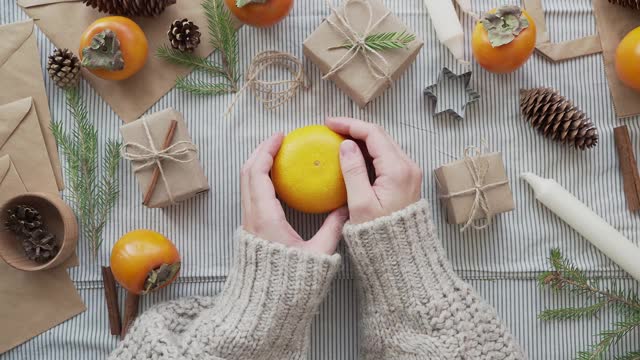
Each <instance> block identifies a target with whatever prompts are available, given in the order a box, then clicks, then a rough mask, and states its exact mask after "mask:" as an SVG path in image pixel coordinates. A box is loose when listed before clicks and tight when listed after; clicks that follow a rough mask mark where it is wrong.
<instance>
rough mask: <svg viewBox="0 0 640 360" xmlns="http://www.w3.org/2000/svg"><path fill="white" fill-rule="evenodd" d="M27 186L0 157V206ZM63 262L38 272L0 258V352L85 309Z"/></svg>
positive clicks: (69, 263)
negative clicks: (24, 269) (21, 268)
mask: <svg viewBox="0 0 640 360" xmlns="http://www.w3.org/2000/svg"><path fill="white" fill-rule="evenodd" d="M26 190H27V189H26V187H25V186H24V184H23V183H22V180H21V179H20V176H19V174H18V172H17V170H16V169H15V166H13V162H12V161H11V158H10V157H9V156H7V155H5V156H2V157H0V206H1V205H2V204H3V203H4V202H5V201H6V200H8V198H11V197H13V196H14V195H18V194H20V193H23V192H25V191H26ZM77 264H78V259H77V257H75V255H74V256H72V257H71V258H70V259H69V260H68V261H67V263H66V264H65V265H63V266H59V267H57V268H55V269H52V270H47V271H39V272H26V271H20V270H16V269H14V268H12V267H11V266H9V265H7V264H6V263H5V262H4V261H2V260H1V259H0V304H1V306H0V319H2V320H1V325H0V354H2V353H4V352H6V351H8V350H10V349H12V348H14V347H16V346H18V345H20V344H22V343H23V342H25V341H27V340H29V339H31V338H33V337H34V336H36V335H38V334H41V333H43V332H45V331H47V330H49V329H50V328H52V327H54V326H56V325H58V324H60V323H62V322H64V321H66V320H67V319H70V318H72V317H74V316H76V315H77V314H79V313H81V312H83V311H85V310H86V308H85V305H84V304H83V303H82V299H81V298H80V296H79V295H78V292H77V291H76V289H75V287H74V285H73V282H72V281H71V279H70V278H69V275H68V274H67V271H66V269H67V268H68V267H71V266H76V265H77Z"/></svg>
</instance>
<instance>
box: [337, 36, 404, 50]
mask: <svg viewBox="0 0 640 360" xmlns="http://www.w3.org/2000/svg"><path fill="white" fill-rule="evenodd" d="M415 39H416V36H415V35H414V34H410V33H407V32H406V31H403V32H381V33H377V34H371V35H369V36H367V37H365V39H364V45H365V46H366V47H368V48H370V49H371V50H375V51H382V50H392V49H405V48H407V45H408V44H409V43H411V42H412V41H414V40H415ZM354 46H355V45H354V44H353V42H350V41H347V42H345V43H343V44H341V45H339V46H336V47H333V48H330V49H340V48H344V49H351V48H353V47H354Z"/></svg>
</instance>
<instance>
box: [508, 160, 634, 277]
mask: <svg viewBox="0 0 640 360" xmlns="http://www.w3.org/2000/svg"><path fill="white" fill-rule="evenodd" d="M521 177H522V179H524V180H525V181H526V182H527V183H529V185H531V187H532V188H533V192H534V194H535V196H536V199H538V201H540V202H541V203H543V204H544V205H545V206H546V207H548V208H549V209H550V210H551V211H553V212H554V213H555V214H556V215H558V216H559V217H560V218H561V219H562V220H564V221H565V222H566V223H567V224H569V225H570V226H571V227H572V228H574V229H575V230H576V231H577V232H579V233H580V234H581V235H582V236H584V237H585V238H586V239H587V240H589V241H590V242H591V243H592V244H593V245H594V246H595V247H597V248H598V249H600V251H602V252H603V253H604V254H605V255H607V256H608V257H609V258H610V259H611V260H613V261H614V262H615V263H616V264H618V265H619V266H620V267H621V268H623V269H624V270H625V271H626V272H628V273H629V274H630V275H631V276H633V278H635V279H636V280H638V281H640V248H639V247H637V246H635V245H634V244H633V243H632V242H631V240H629V239H627V238H626V237H624V236H623V235H622V234H621V233H620V232H618V231H617V230H616V229H614V228H613V227H612V226H611V225H609V224H608V223H607V222H606V221H605V220H604V219H603V218H601V217H600V216H598V215H597V214H596V213H594V212H593V211H592V210H591V209H589V208H588V207H587V206H586V205H585V204H583V203H582V202H581V201H580V200H578V199H577V198H576V197H575V196H573V195H571V193H570V192H568V191H567V190H566V189H565V188H563V187H562V186H560V184H558V183H557V182H555V181H554V180H550V179H543V178H541V177H538V176H537V175H534V174H531V173H524V174H522V175H521Z"/></svg>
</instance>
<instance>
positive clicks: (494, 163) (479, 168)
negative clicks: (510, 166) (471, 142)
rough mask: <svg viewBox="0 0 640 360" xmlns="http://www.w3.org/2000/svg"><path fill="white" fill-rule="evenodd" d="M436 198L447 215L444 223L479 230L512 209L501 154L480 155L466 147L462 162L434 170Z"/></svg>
mask: <svg viewBox="0 0 640 360" xmlns="http://www.w3.org/2000/svg"><path fill="white" fill-rule="evenodd" d="M434 173H435V174H434V175H435V180H436V185H437V188H438V197H439V198H440V201H441V202H442V204H443V206H444V208H445V209H446V212H447V222H448V223H450V224H459V225H460V224H464V226H463V227H462V231H465V230H466V229H468V228H469V227H472V228H474V229H476V230H482V229H484V228H487V227H488V226H490V225H491V222H492V219H493V217H494V216H495V215H497V214H501V213H505V212H509V211H512V210H513V209H514V208H515V204H514V201H513V194H512V192H511V187H510V186H509V178H508V177H507V172H506V170H505V167H504V163H503V161H502V154H501V153H490V154H483V153H481V152H480V150H479V149H477V148H475V147H470V148H467V149H466V150H465V156H464V159H462V160H458V161H455V162H452V163H450V164H446V165H443V166H441V167H439V168H438V169H436V170H435V172H434Z"/></svg>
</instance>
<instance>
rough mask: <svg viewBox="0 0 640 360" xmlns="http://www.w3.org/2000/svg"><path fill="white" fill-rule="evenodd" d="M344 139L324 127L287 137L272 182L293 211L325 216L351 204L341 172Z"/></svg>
mask: <svg viewBox="0 0 640 360" xmlns="http://www.w3.org/2000/svg"><path fill="white" fill-rule="evenodd" d="M344 140H345V138H344V137H342V136H341V135H339V134H337V133H335V132H333V131H332V130H331V129H329V128H328V127H326V126H323V125H312V126H306V127H303V128H300V129H297V130H294V131H292V132H291V133H289V135H287V136H286V137H285V138H284V140H283V142H282V146H281V147H280V151H279V152H278V154H277V155H276V158H275V160H274V164H273V168H272V169H271V179H272V180H273V186H274V187H275V189H276V193H277V194H278V197H280V199H281V200H282V201H284V202H285V204H287V205H289V206H290V207H292V208H294V209H296V210H299V211H302V212H306V213H311V214H322V213H326V212H329V211H332V210H335V209H337V208H339V207H341V206H344V205H345V204H346V203H347V189H346V187H345V185H344V179H343V177H342V170H341V169H340V144H341V143H342V142H343V141H344Z"/></svg>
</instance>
